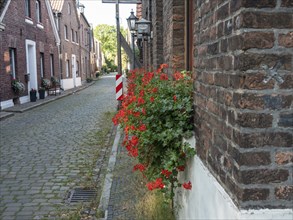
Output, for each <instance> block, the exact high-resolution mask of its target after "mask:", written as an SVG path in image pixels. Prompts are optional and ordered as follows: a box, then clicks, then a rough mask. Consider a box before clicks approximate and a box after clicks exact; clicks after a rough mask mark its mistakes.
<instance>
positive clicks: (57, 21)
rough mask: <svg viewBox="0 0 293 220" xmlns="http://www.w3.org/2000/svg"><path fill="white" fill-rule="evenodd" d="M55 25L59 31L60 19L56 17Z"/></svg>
mask: <svg viewBox="0 0 293 220" xmlns="http://www.w3.org/2000/svg"><path fill="white" fill-rule="evenodd" d="M55 23H56V27H57V29H58V31H59V18H58V17H55Z"/></svg>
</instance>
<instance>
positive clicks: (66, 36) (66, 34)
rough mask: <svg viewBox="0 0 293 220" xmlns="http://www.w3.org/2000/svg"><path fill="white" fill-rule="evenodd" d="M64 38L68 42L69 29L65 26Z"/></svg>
mask: <svg viewBox="0 0 293 220" xmlns="http://www.w3.org/2000/svg"><path fill="white" fill-rule="evenodd" d="M64 38H65V40H68V29H67V25H64Z"/></svg>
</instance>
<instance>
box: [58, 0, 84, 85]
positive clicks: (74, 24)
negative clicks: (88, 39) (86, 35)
mask: <svg viewBox="0 0 293 220" xmlns="http://www.w3.org/2000/svg"><path fill="white" fill-rule="evenodd" d="M75 3H76V2H75V0H70V1H64V5H63V8H62V10H61V18H60V29H59V36H60V40H61V69H60V74H61V77H62V79H66V78H72V68H70V70H69V76H68V77H66V60H69V63H70V67H71V65H72V63H71V62H72V55H73V54H74V55H76V60H77V61H78V62H79V74H80V75H81V61H80V44H82V42H81V40H82V37H81V34H80V30H79V21H78V15H77V11H76V9H75ZM68 4H70V8H71V14H68ZM65 25H66V26H67V31H68V40H66V39H65V33H64V26H65ZM71 29H73V31H74V33H75V32H76V31H77V33H78V41H79V43H76V42H72V40H71Z"/></svg>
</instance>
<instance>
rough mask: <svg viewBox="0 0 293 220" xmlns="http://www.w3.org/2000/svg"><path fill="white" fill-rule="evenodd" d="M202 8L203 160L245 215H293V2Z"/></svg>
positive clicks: (198, 56) (198, 61)
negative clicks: (274, 72)
mask: <svg viewBox="0 0 293 220" xmlns="http://www.w3.org/2000/svg"><path fill="white" fill-rule="evenodd" d="M195 2H196V4H195V11H194V16H195V23H194V31H195V35H194V47H195V51H194V52H195V54H194V55H195V57H194V64H195V71H194V77H195V79H196V80H195V83H194V84H195V92H194V102H195V106H196V111H195V131H196V136H197V153H198V155H199V157H200V158H201V159H202V161H203V162H204V163H205V164H206V166H207V167H208V168H209V169H210V170H211V172H212V173H213V174H214V176H215V177H216V178H217V179H218V181H219V182H220V183H221V185H222V186H223V187H224V188H225V189H226V191H227V192H228V193H229V194H230V196H231V198H232V199H233V200H234V201H235V203H236V204H237V205H238V206H239V207H241V208H260V207H262V208H264V207H267V208H292V198H293V196H292V195H293V187H292V182H293V171H292V164H293V154H292V151H293V143H292V140H293V121H292V120H293V115H292V100H293V99H292V98H293V95H292V94H293V89H292V85H293V81H292V76H293V75H292V73H293V66H292V65H293V52H292V47H293V44H292V42H293V33H292V31H293V22H292V21H293V8H292V1H287V0H263V1H253V0H208V1H195ZM290 21H291V22H290ZM164 28H166V29H167V30H168V28H169V27H167V26H166V27H164ZM164 36H168V35H164ZM165 46H166V47H168V49H169V50H171V49H170V48H169V47H171V46H170V45H165ZM173 50H174V47H173ZM166 51H167V49H166ZM168 52H169V51H168ZM278 60H281V61H282V62H283V65H282V66H281V67H280V69H279V70H278V74H279V75H280V76H281V77H282V79H283V80H284V82H283V83H281V84H278V83H277V82H276V81H275V80H274V79H271V80H270V81H269V82H268V83H264V82H263V80H264V79H265V78H266V77H267V73H266V72H265V71H264V70H263V69H262V68H261V65H268V66H269V67H273V66H274V65H275V63H276V62H277V61H278Z"/></svg>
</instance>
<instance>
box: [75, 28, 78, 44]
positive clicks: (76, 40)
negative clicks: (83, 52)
mask: <svg viewBox="0 0 293 220" xmlns="http://www.w3.org/2000/svg"><path fill="white" fill-rule="evenodd" d="M75 43H77V44H78V33H77V31H75Z"/></svg>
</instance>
